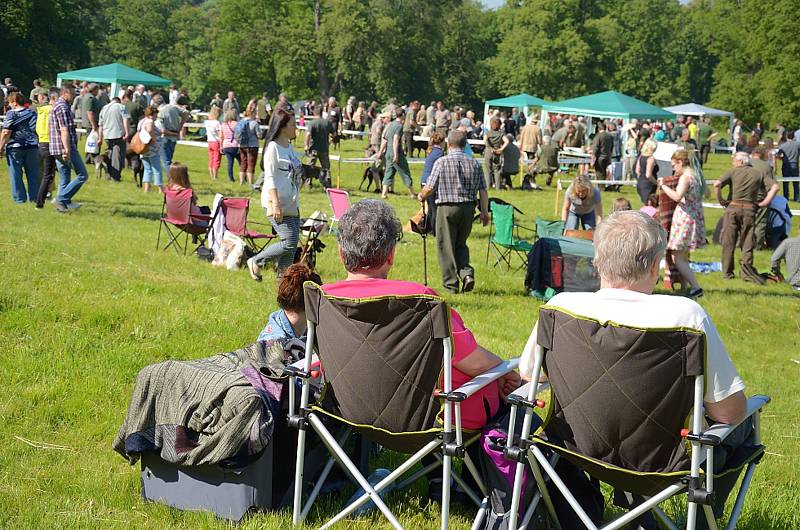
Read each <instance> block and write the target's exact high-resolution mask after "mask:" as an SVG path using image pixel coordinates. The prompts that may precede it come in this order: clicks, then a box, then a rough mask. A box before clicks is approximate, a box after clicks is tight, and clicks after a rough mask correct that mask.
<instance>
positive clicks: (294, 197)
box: [261, 142, 301, 216]
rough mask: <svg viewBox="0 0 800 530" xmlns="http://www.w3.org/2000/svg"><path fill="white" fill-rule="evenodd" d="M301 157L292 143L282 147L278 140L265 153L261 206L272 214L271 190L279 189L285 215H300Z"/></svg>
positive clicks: (268, 146) (279, 199)
mask: <svg viewBox="0 0 800 530" xmlns="http://www.w3.org/2000/svg"><path fill="white" fill-rule="evenodd" d="M300 170H301V164H300V158H298V156H297V153H295V152H294V148H292V146H291V144H290V145H289V147H282V146H280V145H278V143H277V142H270V143H269V144H268V145H267V149H266V152H265V154H264V187H263V189H262V190H261V206H263V207H264V208H266V209H267V215H272V202H271V201H270V200H269V190H273V189H274V190H277V191H278V201H279V202H280V204H281V214H282V215H283V216H297V215H300V185H299V182H298V178H297V176H299V175H300Z"/></svg>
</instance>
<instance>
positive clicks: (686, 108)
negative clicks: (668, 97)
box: [664, 103, 736, 141]
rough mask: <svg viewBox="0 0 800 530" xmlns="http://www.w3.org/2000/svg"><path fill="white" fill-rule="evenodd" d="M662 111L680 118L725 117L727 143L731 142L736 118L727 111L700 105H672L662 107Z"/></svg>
mask: <svg viewBox="0 0 800 530" xmlns="http://www.w3.org/2000/svg"><path fill="white" fill-rule="evenodd" d="M664 110H668V111H670V112H671V113H673V114H679V115H682V116H697V117H703V116H727V118H728V124H729V127H728V129H729V130H728V136H729V138H728V141H730V140H731V137H732V135H733V128H734V122H735V121H736V116H734V114H733V112H728V111H727V110H719V109H715V108H713V107H706V106H705V105H700V104H698V103H684V104H683V105H673V106H672V107H664Z"/></svg>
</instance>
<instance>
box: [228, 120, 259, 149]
mask: <svg viewBox="0 0 800 530" xmlns="http://www.w3.org/2000/svg"><path fill="white" fill-rule="evenodd" d="M250 121H251V120H242V121H240V122H239V123H237V124H236V129H234V131H233V136H234V138H235V139H236V142H237V143H238V144H239V145H240V146H242V147H247V145H248V144H249V143H251V142H252V141H253V140H254V139H255V140H256V142H257V141H258V138H257V137H256V138H253V131H252V130H251V129H250V127H249V125H250Z"/></svg>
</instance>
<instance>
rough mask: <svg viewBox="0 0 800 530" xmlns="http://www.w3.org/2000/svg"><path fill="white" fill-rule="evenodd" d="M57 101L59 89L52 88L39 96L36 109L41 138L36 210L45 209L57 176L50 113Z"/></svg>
mask: <svg viewBox="0 0 800 530" xmlns="http://www.w3.org/2000/svg"><path fill="white" fill-rule="evenodd" d="M48 99H49V101H48ZM57 100H58V89H57V88H51V89H50V93H49V94H47V95H43V94H41V93H40V94H39V106H38V107H37V108H36V134H37V135H38V136H39V193H37V195H36V208H37V209H39V210H41V209H42V208H44V201H45V199H47V194H48V193H50V186H51V185H52V184H53V181H54V180H55V175H56V159H55V157H54V156H53V155H51V154H50V113H51V112H52V111H53V105H55V103H56V101H57Z"/></svg>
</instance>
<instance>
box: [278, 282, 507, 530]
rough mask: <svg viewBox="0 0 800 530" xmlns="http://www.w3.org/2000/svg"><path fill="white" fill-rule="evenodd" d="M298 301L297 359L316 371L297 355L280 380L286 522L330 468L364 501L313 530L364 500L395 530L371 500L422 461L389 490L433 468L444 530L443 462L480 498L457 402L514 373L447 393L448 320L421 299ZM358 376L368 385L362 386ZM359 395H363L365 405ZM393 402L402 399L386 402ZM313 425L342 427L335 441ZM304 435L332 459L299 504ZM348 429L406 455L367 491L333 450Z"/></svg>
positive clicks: (301, 512)
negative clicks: (315, 385) (289, 445)
mask: <svg viewBox="0 0 800 530" xmlns="http://www.w3.org/2000/svg"><path fill="white" fill-rule="evenodd" d="M305 303H306V315H307V318H308V339H307V346H306V347H307V349H306V351H307V352H311V351H317V352H318V360H319V366H318V367H317V366H314V359H312V356H311V355H307V356H306V358H305V359H304V361H303V366H302V368H299V367H295V368H292V369H290V370H289V372H288V373H289V376H290V379H291V382H290V385H296V384H297V382H298V381H299V382H301V383H302V390H301V392H300V403H299V404H298V403H297V402H296V398H295V397H294V393H290V394H289V410H290V412H289V425H290V426H292V427H294V428H296V429H298V444H297V468H296V471H295V480H294V506H293V514H292V523H293V524H294V525H297V524H299V523H300V522H301V521H303V520H304V519H305V517H306V516H307V514H308V513H309V511H310V509H311V506H312V504H313V503H314V501H315V500H316V498H317V496H318V494H319V492H320V490H321V488H322V486H323V484H324V482H325V479H326V478H327V476H328V473H329V472H330V470H331V468H332V466H333V464H334V461H338V462H339V463H340V464H341V466H342V467H343V468H344V470H345V471H346V472H347V473H348V475H349V476H350V477H351V478H352V479H353V481H354V482H356V483H357V485H358V486H360V487H361V488H362V490H363V491H364V493H363V494H362V495H361V496H360V497H359V498H358V499H356V500H355V501H354V502H353V503H351V504H350V505H349V506H347V507H346V508H345V509H344V510H342V511H341V512H339V513H338V514H337V515H335V516H334V517H333V518H332V519H331V520H330V521H328V522H327V523H325V524H324V525H323V526H322V527H321V528H328V527H329V526H331V525H333V524H335V523H337V522H338V521H341V520H342V519H344V518H345V517H347V516H348V515H350V514H351V513H353V512H354V511H355V510H357V509H358V508H359V507H361V506H362V505H364V504H365V503H366V502H367V501H372V502H373V503H374V504H375V505H376V506H377V508H378V510H380V512H381V513H382V514H383V515H384V516H385V517H386V519H387V520H388V521H389V523H390V524H391V525H392V527H394V528H396V529H402V528H403V527H402V526H401V525H400V523H399V522H398V520H397V519H396V518H395V516H394V515H393V514H392V512H391V510H390V509H389V508H388V507H387V505H386V504H385V503H384V501H383V500H382V499H381V496H380V493H381V491H383V490H385V489H386V488H387V487H388V486H390V485H392V484H396V483H397V482H398V481H399V479H400V478H401V477H403V476H405V475H406V474H407V473H408V472H410V471H411V470H412V468H413V467H414V466H415V465H416V464H417V463H418V462H420V461H421V460H422V459H423V458H424V457H426V456H428V455H432V456H434V457H435V458H436V459H437V461H438V462H436V463H434V464H430V465H428V466H427V467H425V468H423V469H422V470H421V471H417V472H416V473H413V474H412V475H411V476H410V477H408V478H406V480H404V481H403V482H402V483H400V484H398V485H397V487H402V486H405V485H408V484H410V483H411V482H413V481H415V480H416V479H417V478H419V477H421V476H423V475H425V474H426V473H428V472H430V471H432V470H433V469H436V468H437V467H438V466H439V465H441V466H442V477H443V483H442V513H441V516H442V520H441V528H442V529H443V530H446V529H447V528H448V519H449V505H450V481H451V479H453V480H455V481H456V482H457V483H458V484H460V485H461V486H462V487H464V486H466V484H464V482H463V480H462V479H461V477H459V476H458V474H456V473H454V472H453V470H452V459H453V458H459V459H463V460H464V464H465V467H466V469H467V470H468V471H469V472H470V473H471V474H472V476H473V478H474V479H475V480H476V482H477V484H478V487H479V489H481V492H480V493H481V495H482V496H483V497H485V496H486V494H487V492H486V487H485V485H484V484H483V482H482V480H481V477H480V474H479V473H478V469H477V467H476V463H475V462H472V461H471V459H470V458H469V455H467V454H466V453H465V444H468V443H470V442H472V441H476V440H477V439H478V436H477V435H476V434H474V433H471V432H470V433H465V432H464V430H463V429H462V428H461V406H460V405H461V402H462V401H464V400H465V399H467V398H468V397H469V396H471V395H473V394H474V393H475V392H477V391H478V390H480V389H482V388H483V387H485V386H486V385H488V384H490V383H492V382H494V381H496V380H497V379H498V378H500V377H502V376H503V375H505V374H506V373H508V372H510V371H512V370H513V369H515V368H516V366H517V364H518V360H517V359H514V360H511V361H506V362H504V363H501V364H500V365H498V366H496V367H495V368H493V369H492V370H489V371H487V372H486V373H484V374H481V375H480V376H477V377H475V378H473V379H472V380H471V381H469V382H467V383H465V384H464V385H462V386H461V387H460V388H457V389H453V388H452V372H451V362H452V351H451V341H452V338H451V329H450V312H449V310H448V309H447V305H446V303H445V302H444V300H443V299H441V298H439V297H435V296H430V295H397V296H383V297H377V298H367V299H346V298H338V297H333V296H328V295H326V294H324V293H323V292H322V290H321V288H320V287H319V286H318V285H316V284H313V283H311V282H307V283H306V285H305ZM431 335H433V336H431ZM431 338H432V339H433V340H431ZM313 357H314V358H317V356H313ZM388 359H391V364H390V362H389V361H388ZM320 374H322V377H323V379H324V388H323V390H322V397H321V399H320V400H319V401H317V402H316V403H311V402H310V395H311V385H312V381H313V379H314V378H315V377H317V376H319V375H320ZM368 374H369V375H368ZM400 374H403V375H402V376H401V375H400ZM440 374H441V380H440ZM365 377H367V378H369V379H371V380H374V381H376V383H375V384H373V385H365V384H363V381H364V380H365V379H364V378H365ZM356 381H361V382H362V384H357V383H356ZM440 382H441V383H442V387H441V388H439V383H440ZM365 393H369V394H370V395H369V396H366V399H365V396H364V394H365ZM395 396H403V399H396V398H395V399H393V398H394V397H395ZM366 409H370V410H366ZM323 417H326V418H328V419H332V420H336V421H337V422H340V423H343V424H344V425H345V426H346V427H347V429H346V430H345V432H344V434H342V435H341V436H340V438H339V439H338V440H337V439H336V438H335V437H334V436H333V435H332V434H331V432H330V431H329V430H328V428H327V427H326V426H325V424H324V423H323V421H322V418H323ZM309 429H313V431H314V432H315V433H316V434H317V435H318V436H319V437H320V439H321V440H322V442H323V443H324V445H325V446H326V447H327V449H328V451H329V452H330V453H331V455H332V456H331V458H330V460H329V461H328V463H327V464H326V466H325V467H324V468H323V470H322V472H321V474H320V475H319V477H318V478H317V480H316V483H315V485H314V487H313V488H312V490H311V492H310V494H309V496H308V498H307V499H306V501H305V503H304V502H303V484H304V455H305V451H306V434H307V432H308V430H309ZM351 431H356V432H359V433H361V434H362V435H363V436H365V437H366V438H367V439H370V440H372V441H374V442H376V443H379V444H381V445H383V446H384V447H385V448H387V449H390V450H393V451H397V452H399V453H403V454H405V455H410V456H409V457H408V458H407V460H405V461H404V462H403V463H402V464H401V465H400V466H399V467H398V468H397V469H395V470H394V471H392V472H391V473H390V474H389V475H388V476H386V477H385V478H383V479H382V480H381V481H380V482H378V483H377V484H375V485H374V486H373V485H370V483H369V482H368V481H367V479H366V478H365V476H364V475H363V474H362V473H361V472H360V471H359V469H358V467H357V466H356V464H355V463H353V461H352V460H351V459H350V457H349V456H348V455H347V453H346V452H345V450H344V449H343V447H344V443H345V441H346V439H347V435H348V434H349V433H350V432H351ZM465 435H466V439H465ZM466 491H467V493H468V495H469V496H470V498H472V500H473V501H475V502H476V504H480V497H479V496H478V495H477V494H476V493H475V492H473V491H471V490H470V489H469V488H467V489H466ZM479 515H480V514H479Z"/></svg>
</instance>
